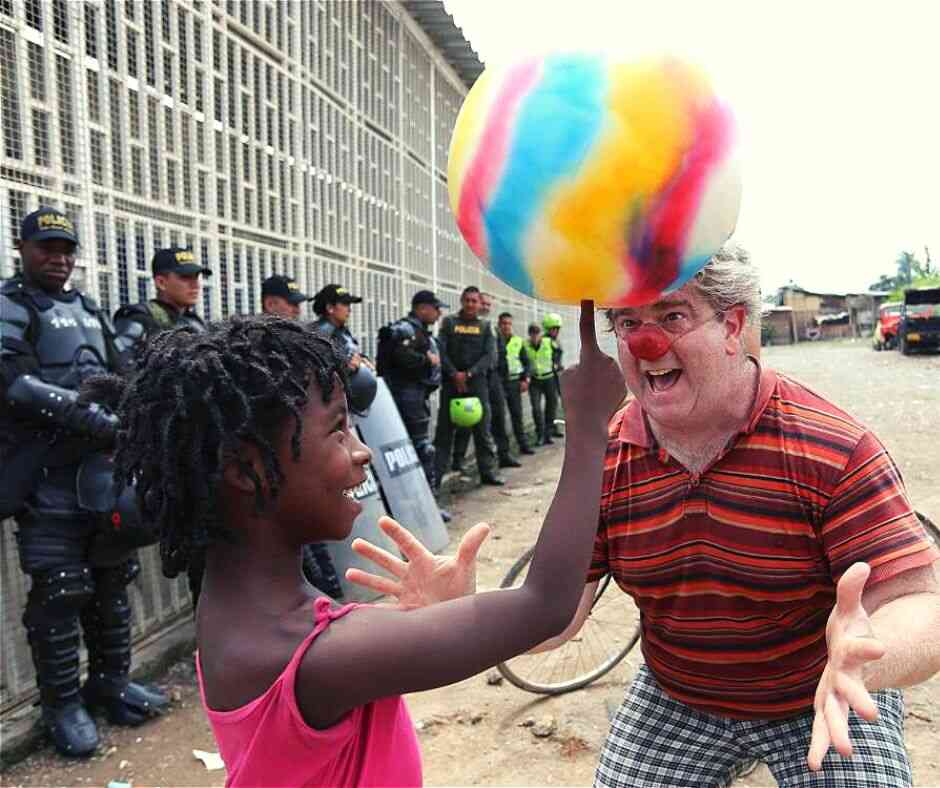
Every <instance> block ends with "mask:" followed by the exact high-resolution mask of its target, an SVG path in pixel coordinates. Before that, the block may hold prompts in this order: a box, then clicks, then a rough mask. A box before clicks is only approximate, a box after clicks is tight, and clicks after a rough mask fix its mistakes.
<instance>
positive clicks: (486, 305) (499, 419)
mask: <svg viewBox="0 0 940 788" xmlns="http://www.w3.org/2000/svg"><path fill="white" fill-rule="evenodd" d="M492 309H493V296H492V294H490V293H480V312H479V317H480V319H481V320H489V319H490V313H491V312H492ZM505 354H506V348H505V346H504V345H503V339H502V337H501V336H500V334H499V333H497V334H496V342H495V343H494V346H493V360H492V364H491V366H490V369H489V372H488V373H487V385H488V387H489V393H490V435H492V436H493V442H494V443H495V444H496V452H497V455H498V457H499V467H500V468H519V467H520V464H519V461H518V460H515V459H513V457H512V455H511V454H510V453H509V433H508V432H507V431H506V395H505V393H504V391H503V384H502V375H501V374H500V371H499V370H500V364H501V363H502V362H501V360H502V359H504V358H505ZM469 445H470V432H469V431H468V430H458V432H457V437H455V438H454V460H453V465H452V468H453V470H454V471H456V472H458V473H460V472H462V471H463V461H464V457H466V454H467V448H468V447H469Z"/></svg>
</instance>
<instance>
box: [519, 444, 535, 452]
mask: <svg viewBox="0 0 940 788" xmlns="http://www.w3.org/2000/svg"><path fill="white" fill-rule="evenodd" d="M519 453H520V454H535V450H534V449H532V448H531V447H530V446H529V445H528V444H526V445H524V446H520V447H519Z"/></svg>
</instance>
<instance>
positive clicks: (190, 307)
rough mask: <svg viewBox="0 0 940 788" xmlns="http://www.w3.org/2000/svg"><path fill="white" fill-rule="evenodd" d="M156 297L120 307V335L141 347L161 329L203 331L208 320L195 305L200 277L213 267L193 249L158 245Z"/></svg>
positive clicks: (154, 268)
mask: <svg viewBox="0 0 940 788" xmlns="http://www.w3.org/2000/svg"><path fill="white" fill-rule="evenodd" d="M150 270H151V271H152V272H153V282H154V286H155V287H156V289H157V297H156V298H154V299H152V300H150V301H146V302H144V303H140V304H129V305H128V306H123V307H121V308H120V309H119V310H118V311H117V312H116V313H115V315H114V326H115V330H116V331H117V333H118V335H119V336H121V337H124V338H126V339H133V340H134V350H135V352H139V350H140V349H141V348H142V347H143V346H144V345H145V344H146V343H147V342H148V341H149V340H150V339H151V338H152V337H153V335H154V334H157V333H159V332H160V331H165V330H167V329H170V328H175V327H176V326H180V325H183V326H189V327H190V328H192V329H193V330H195V331H198V332H199V333H202V332H204V331H205V330H206V324H205V322H204V321H203V319H202V318H201V317H199V315H198V314H197V313H196V310H195V309H194V307H195V306H196V304H197V303H199V295H200V293H201V291H202V281H201V279H200V277H203V276H212V270H211V269H209V268H207V267H206V266H205V265H204V264H201V263H198V262H196V257H195V255H194V254H193V252H192V250H191V249H181V248H178V247H171V248H170V249H158V250H157V251H156V252H155V253H154V255H153V259H152V260H151V263H150Z"/></svg>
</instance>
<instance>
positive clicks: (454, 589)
mask: <svg viewBox="0 0 940 788" xmlns="http://www.w3.org/2000/svg"><path fill="white" fill-rule="evenodd" d="M379 527H380V528H381V529H382V530H383V531H384V532H385V534H386V535H387V536H388V537H389V538H390V539H391V540H392V541H393V542H395V544H397V545H398V549H399V550H401V553H402V555H403V556H405V558H406V559H408V560H407V561H402V560H401V559H400V558H396V557H395V556H393V555H392V554H391V553H389V552H388V551H387V550H383V549H382V548H381V547H378V546H376V545H374V544H372V543H371V542H367V541H366V540H365V539H356V540H355V541H353V543H352V549H353V550H354V551H355V552H356V553H357V554H359V555H361V556H362V557H363V558H366V559H368V560H369V561H372V563H374V564H377V565H378V566H380V567H382V568H383V569H385V570H387V571H389V572H391V574H392V575H394V577H395V579H391V578H388V577H382V576H381V575H375V574H371V573H370V572H363V571H362V570H361V569H347V570H346V579H347V580H349V582H350V583H355V584H356V585H360V586H363V587H364V588H369V589H371V590H373V591H378V592H379V593H380V594H387V595H388V596H394V597H396V598H397V599H398V607H399V608H401V609H402V610H411V609H413V608H417V607H424V606H426V605H433V604H435V603H436V602H446V601H447V600H448V599H456V598H457V597H461V596H466V595H468V594H473V593H474V592H475V591H476V587H477V553H478V552H479V551H480V547H481V546H482V545H483V542H485V541H486V539H487V537H488V536H489V535H490V527H489V526H488V525H486V523H477V525H475V526H473V528H471V529H470V530H469V531H467V533H465V534H464V537H463V539H461V540H460V546H459V547H458V548H457V554H456V555H452V556H437V555H434V554H433V553H431V552H429V551H428V550H427V549H426V548H425V546H424V545H423V544H421V542H419V541H418V540H417V539H416V538H415V537H414V536H413V535H412V534H411V533H410V532H409V531H408V530H406V529H405V528H402V527H401V525H399V524H398V523H397V522H395V521H394V520H393V519H392V518H391V517H380V518H379Z"/></svg>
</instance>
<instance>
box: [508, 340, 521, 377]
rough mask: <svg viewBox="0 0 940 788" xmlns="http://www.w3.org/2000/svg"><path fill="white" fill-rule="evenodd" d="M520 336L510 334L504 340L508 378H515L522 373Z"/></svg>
mask: <svg viewBox="0 0 940 788" xmlns="http://www.w3.org/2000/svg"><path fill="white" fill-rule="evenodd" d="M521 353H522V337H517V336H511V337H510V338H509V341H508V342H506V368H507V369H508V371H509V379H510V380H517V379H518V378H519V377H520V376H521V375H522V370H523V369H524V367H523V366H522V359H521V358H520V355H521Z"/></svg>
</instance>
